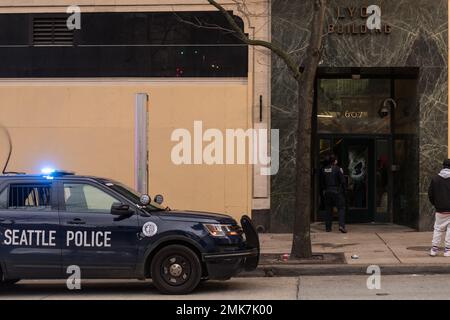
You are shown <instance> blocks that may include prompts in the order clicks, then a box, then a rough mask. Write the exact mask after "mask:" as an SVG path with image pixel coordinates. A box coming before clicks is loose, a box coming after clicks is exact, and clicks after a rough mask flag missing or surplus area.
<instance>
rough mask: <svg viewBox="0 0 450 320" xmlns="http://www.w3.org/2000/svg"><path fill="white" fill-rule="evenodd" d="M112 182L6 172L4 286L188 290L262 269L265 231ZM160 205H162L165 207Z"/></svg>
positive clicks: (0, 201)
mask: <svg viewBox="0 0 450 320" xmlns="http://www.w3.org/2000/svg"><path fill="white" fill-rule="evenodd" d="M161 198H162V197H161V196H159V197H156V198H155V200H153V201H152V200H151V199H150V197H149V196H148V195H140V194H138V193H137V192H135V191H133V190H131V189H130V188H128V187H127V186H125V185H123V184H121V183H118V182H115V181H112V180H109V179H103V178H97V177H91V176H77V175H74V174H73V173H68V172H61V171H59V172H58V171H53V170H48V171H47V172H45V174H43V175H27V174H8V175H0V273H1V278H0V279H1V280H2V285H11V284H14V283H15V282H17V281H19V280H20V279H58V278H67V277H68V274H67V270H68V268H69V267H70V266H78V267H79V268H80V269H79V270H80V271H81V278H82V279H87V278H91V279H92V278H94V279H95V278H102V279H108V278H109V279H118V278H123V279H127V278H135V279H148V278H151V279H152V281H153V284H154V285H155V286H156V288H158V289H159V290H160V291H161V292H163V293H167V294H185V293H189V292H191V291H192V290H194V289H195V288H196V287H197V285H198V284H199V282H200V281H201V280H202V279H220V280H226V279H229V278H230V277H232V276H234V275H236V274H237V273H239V272H240V271H242V270H248V271H250V270H254V269H255V268H256V267H257V265H258V259H259V240H258V235H257V233H256V231H255V229H254V227H253V226H252V223H251V220H250V218H248V217H247V216H243V217H242V219H241V221H240V222H241V226H242V227H241V226H239V225H238V224H237V222H236V221H235V220H234V219H233V218H231V217H229V216H227V215H222V214H213V213H205V212H192V211H178V210H171V209H169V208H165V207H163V206H161V204H160V203H161V202H162V199H161ZM158 202H159V203H158Z"/></svg>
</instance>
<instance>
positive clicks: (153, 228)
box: [142, 222, 158, 237]
mask: <svg viewBox="0 0 450 320" xmlns="http://www.w3.org/2000/svg"><path fill="white" fill-rule="evenodd" d="M157 232H158V226H157V225H156V224H155V223H154V222H146V223H145V224H144V225H143V226H142V233H143V234H144V236H146V237H153V236H154V235H155V234H156V233H157Z"/></svg>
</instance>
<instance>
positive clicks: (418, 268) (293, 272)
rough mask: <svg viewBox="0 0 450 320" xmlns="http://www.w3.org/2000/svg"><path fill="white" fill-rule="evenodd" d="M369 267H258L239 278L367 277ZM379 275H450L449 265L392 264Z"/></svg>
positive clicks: (330, 265) (384, 266) (350, 265)
mask: <svg viewBox="0 0 450 320" xmlns="http://www.w3.org/2000/svg"><path fill="white" fill-rule="evenodd" d="M368 266H369V265H354V264H353V265H352V264H328V265H317V264H315V265H284V266H283V265H260V266H258V268H257V269H256V270H254V271H251V272H243V273H241V274H239V277H298V276H331V275H367V267H368ZM380 268H381V274H384V275H398V274H450V264H420V265H417V264H416V265H411V264H394V265H380Z"/></svg>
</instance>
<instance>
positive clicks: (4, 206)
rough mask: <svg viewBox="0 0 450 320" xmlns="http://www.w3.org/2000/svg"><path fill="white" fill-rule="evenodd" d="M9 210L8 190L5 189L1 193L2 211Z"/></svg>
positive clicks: (0, 207)
mask: <svg viewBox="0 0 450 320" xmlns="http://www.w3.org/2000/svg"><path fill="white" fill-rule="evenodd" d="M7 208H8V188H5V189H3V191H2V192H1V193H0V209H7Z"/></svg>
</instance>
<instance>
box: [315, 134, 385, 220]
mask: <svg viewBox="0 0 450 320" xmlns="http://www.w3.org/2000/svg"><path fill="white" fill-rule="evenodd" d="M337 139H344V140H369V141H371V143H372V144H373V148H372V150H373V151H372V152H371V153H370V151H369V157H370V161H372V165H371V171H372V172H370V176H371V177H372V179H371V180H372V182H371V183H372V186H369V192H371V193H372V195H370V198H371V204H368V207H369V209H368V210H372V213H370V212H369V213H368V215H369V216H371V217H373V219H372V220H373V221H368V222H378V223H386V222H387V223H391V222H393V210H392V208H393V186H394V184H393V172H392V170H391V167H392V164H393V159H392V156H393V137H392V135H390V134H384V135H383V134H375V135H370V134H345V133H344V134H334V133H333V134H330V133H326V134H320V133H319V134H316V137H315V139H314V148H313V149H314V150H315V151H314V158H313V168H314V173H315V174H314V178H313V212H312V220H313V221H321V219H320V216H321V215H322V214H321V213H320V211H321V208H320V190H319V172H320V168H321V164H320V156H319V152H320V145H319V143H320V140H329V141H330V142H331V146H333V145H334V143H335V141H336V140H337ZM379 140H387V141H388V158H389V162H388V208H387V212H385V213H384V214H383V215H381V214H378V213H377V206H376V194H377V186H376V169H377V168H376V164H377V159H376V157H377V143H376V142H377V141H379ZM338 160H339V161H341V159H340V158H338ZM369 179H370V177H369ZM369 183H370V182H369ZM345 211H346V218H347V219H348V218H350V217H349V208H348V206H347V205H346V207H345ZM348 221H349V222H350V223H352V220H351V219H348Z"/></svg>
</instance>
